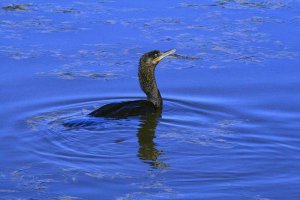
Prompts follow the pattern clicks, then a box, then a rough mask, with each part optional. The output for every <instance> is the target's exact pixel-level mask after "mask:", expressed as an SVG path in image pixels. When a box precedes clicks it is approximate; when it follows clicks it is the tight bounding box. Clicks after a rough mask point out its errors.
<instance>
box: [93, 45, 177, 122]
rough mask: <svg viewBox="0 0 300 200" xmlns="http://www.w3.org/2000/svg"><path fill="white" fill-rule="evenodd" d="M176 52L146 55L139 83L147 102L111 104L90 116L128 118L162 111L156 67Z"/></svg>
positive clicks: (140, 67)
mask: <svg viewBox="0 0 300 200" xmlns="http://www.w3.org/2000/svg"><path fill="white" fill-rule="evenodd" d="M175 51H176V50H175V49H172V50H169V51H166V52H163V53H162V52H160V51H158V50H154V51H150V52H148V53H145V54H144V55H143V56H142V57H141V58H140V62H139V72H138V76H139V82H140V86H141V89H142V90H143V92H144V93H145V94H146V95H147V100H135V101H125V102H120V103H110V104H107V105H104V106H102V107H100V108H98V109H97V110H95V111H93V112H91V113H90V114H89V115H90V116H94V117H112V118H114V117H116V118H119V117H128V116H138V115H148V114H152V113H156V112H161V111H162V105H163V100H162V97H161V95H160V92H159V90H158V88H157V84H156V80H155V73H154V72H155V68H156V65H157V64H158V63H159V62H160V61H161V60H162V59H163V58H166V57H167V56H169V55H171V54H173V53H174V52H175Z"/></svg>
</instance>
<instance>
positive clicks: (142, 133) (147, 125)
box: [137, 112, 167, 169]
mask: <svg viewBox="0 0 300 200" xmlns="http://www.w3.org/2000/svg"><path fill="white" fill-rule="evenodd" d="M160 117H161V112H157V113H153V114H151V115H145V116H141V117H140V127H139V128H138V131H137V137H138V142H139V146H140V147H139V150H138V155H137V156H138V157H139V159H140V160H142V161H143V162H145V163H147V164H149V165H150V166H151V167H154V168H159V169H162V168H165V167H167V165H166V164H165V163H163V162H162V161H160V160H159V157H160V155H161V154H162V153H163V151H161V150H159V149H157V148H156V144H155V142H154V139H155V138H156V136H155V132H156V127H157V125H158V121H159V118H160Z"/></svg>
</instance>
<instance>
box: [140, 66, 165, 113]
mask: <svg viewBox="0 0 300 200" xmlns="http://www.w3.org/2000/svg"><path fill="white" fill-rule="evenodd" d="M154 70H155V66H147V65H143V64H141V63H140V66H139V82H140V86H141V88H142V90H143V92H144V93H145V94H146V95H147V99H148V101H150V102H152V103H153V104H154V106H155V107H156V108H158V109H161V108H162V97H161V95H160V92H159V90H158V87H157V84H156V80H155V73H154Z"/></svg>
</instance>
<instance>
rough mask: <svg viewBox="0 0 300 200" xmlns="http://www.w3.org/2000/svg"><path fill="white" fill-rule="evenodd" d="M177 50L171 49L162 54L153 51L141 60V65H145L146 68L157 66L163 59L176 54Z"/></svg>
mask: <svg viewBox="0 0 300 200" xmlns="http://www.w3.org/2000/svg"><path fill="white" fill-rule="evenodd" d="M175 51H176V49H171V50H169V51H166V52H160V51H158V50H153V51H150V52H148V53H145V54H144V55H143V56H142V57H141V59H140V63H143V64H144V65H146V66H154V67H155V66H156V65H157V64H158V63H159V62H160V61H161V60H162V59H164V58H166V57H167V56H169V55H171V54H173V53H175Z"/></svg>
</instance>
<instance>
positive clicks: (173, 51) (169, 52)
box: [153, 49, 176, 64]
mask: <svg viewBox="0 0 300 200" xmlns="http://www.w3.org/2000/svg"><path fill="white" fill-rule="evenodd" d="M175 51H176V49H171V50H169V51H166V52H164V53H161V54H160V56H158V57H157V58H155V59H153V63H154V64H155V63H158V62H159V61H161V60H162V59H164V58H165V57H167V56H169V55H171V54H173V53H175Z"/></svg>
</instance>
